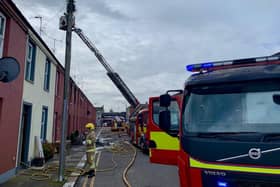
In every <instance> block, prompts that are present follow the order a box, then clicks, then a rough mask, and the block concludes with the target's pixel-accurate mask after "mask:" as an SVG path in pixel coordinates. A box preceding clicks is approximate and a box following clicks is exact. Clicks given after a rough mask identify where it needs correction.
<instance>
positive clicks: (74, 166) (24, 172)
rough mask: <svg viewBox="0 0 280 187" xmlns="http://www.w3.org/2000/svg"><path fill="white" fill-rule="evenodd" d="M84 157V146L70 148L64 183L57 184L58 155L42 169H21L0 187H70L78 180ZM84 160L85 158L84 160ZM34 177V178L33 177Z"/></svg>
mask: <svg viewBox="0 0 280 187" xmlns="http://www.w3.org/2000/svg"><path fill="white" fill-rule="evenodd" d="M84 155H85V146H83V145H81V146H71V148H70V151H69V153H68V154H67V155H66V160H65V161H66V162H65V179H66V181H64V182H58V180H57V178H58V164H59V155H58V154H56V155H55V156H54V158H52V159H51V160H50V161H48V162H47V163H46V164H45V166H44V169H45V171H46V172H45V171H43V170H41V169H38V170H33V169H21V170H20V171H19V172H18V174H17V175H16V176H14V177H13V178H11V179H10V180H9V181H7V182H6V183H3V184H0V187H31V186H36V187H37V186H38V187H49V186H57V187H58V186H59V187H61V186H65V184H67V185H66V186H71V185H70V184H72V186H73V185H74V183H75V181H76V179H77V178H78V175H79V173H80V172H81V169H82V168H83V164H81V160H82V162H83V156H84ZM84 159H85V158H84ZM34 175H36V176H34ZM65 182H66V183H65Z"/></svg>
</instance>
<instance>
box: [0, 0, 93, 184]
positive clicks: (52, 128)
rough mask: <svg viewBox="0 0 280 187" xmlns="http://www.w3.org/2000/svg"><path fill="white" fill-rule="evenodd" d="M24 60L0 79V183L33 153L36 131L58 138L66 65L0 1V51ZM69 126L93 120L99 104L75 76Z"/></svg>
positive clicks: (16, 12) (71, 129)
mask: <svg viewBox="0 0 280 187" xmlns="http://www.w3.org/2000/svg"><path fill="white" fill-rule="evenodd" d="M4 56H11V57H14V58H16V59H17V60H18V61H19V63H20V74H19V76H18V78H17V79H16V80H14V81H12V82H11V83H0V90H1V91H0V146H1V151H0V184H1V183H3V182H5V181H6V180H8V179H9V178H11V177H12V176H14V175H15V174H16V172H17V169H18V168H20V167H21V166H22V165H26V164H27V165H30V163H31V161H32V159H34V157H35V151H36V144H35V137H38V140H39V141H41V142H44V141H48V142H54V141H59V137H60V133H61V132H60V126H61V122H62V103H63V91H62V90H63V81H64V68H63V66H62V65H61V64H60V62H59V61H58V60H57V58H56V57H55V55H54V54H53V53H52V51H51V50H50V49H49V47H48V46H47V44H46V43H45V42H44V41H43V39H42V38H41V37H40V36H39V35H38V33H37V32H36V31H35V30H34V28H32V26H31V25H30V23H29V22H28V21H27V20H26V18H25V17H24V16H23V15H22V13H21V12H20V10H19V9H18V8H17V7H16V5H15V4H14V3H13V2H12V1H11V0H1V1H0V57H4ZM69 91H70V100H69V115H68V121H69V123H68V132H67V135H68V136H70V134H71V133H72V132H74V131H76V130H79V131H82V130H83V126H84V124H85V123H86V122H94V123H95V113H96V110H95V108H94V106H93V105H92V104H91V102H90V101H89V99H88V98H87V97H86V96H85V94H84V93H83V92H82V90H81V89H80V88H79V87H78V86H77V84H76V83H75V82H74V81H73V80H72V79H71V87H70V89H69Z"/></svg>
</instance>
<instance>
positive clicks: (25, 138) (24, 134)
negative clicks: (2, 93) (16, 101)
mask: <svg viewBox="0 0 280 187" xmlns="http://www.w3.org/2000/svg"><path fill="white" fill-rule="evenodd" d="M31 115H32V105H31V104H26V103H24V104H23V110H22V118H21V144H20V145H21V147H20V157H19V158H20V159H19V160H20V165H21V166H26V165H28V150H29V141H30V128H31Z"/></svg>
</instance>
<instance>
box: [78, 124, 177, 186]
mask: <svg viewBox="0 0 280 187" xmlns="http://www.w3.org/2000/svg"><path fill="white" fill-rule="evenodd" d="M98 139H99V141H100V143H98V144H97V145H98V146H97V150H98V151H97V153H96V158H95V159H96V165H97V172H96V176H95V177H93V178H91V179H88V178H87V176H81V177H80V178H79V179H78V181H77V183H76V186H78V187H84V186H95V187H106V186H107V187H111V186H116V187H123V186H125V184H124V182H123V172H124V170H125V168H126V167H127V166H128V163H129V162H130V161H131V160H132V158H133V155H134V151H137V156H136V159H135V161H134V164H133V165H132V167H131V168H130V169H129V170H128V174H127V180H128V182H129V183H130V184H131V186H133V187H143V186H144V187H159V186H163V187H164V186H166V187H167V186H179V178H178V172H177V168H176V167H175V166H165V165H158V164H151V163H150V162H149V157H148V155H145V154H143V153H142V152H141V151H140V150H139V149H135V148H134V147H132V146H131V145H130V144H129V143H128V137H127V135H126V133H125V132H111V130H110V128H104V127H103V129H102V131H101V133H100V136H99V137H98Z"/></svg>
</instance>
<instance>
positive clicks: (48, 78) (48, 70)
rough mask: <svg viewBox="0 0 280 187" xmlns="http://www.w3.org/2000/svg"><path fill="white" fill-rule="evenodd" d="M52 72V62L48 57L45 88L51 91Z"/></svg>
mask: <svg viewBox="0 0 280 187" xmlns="http://www.w3.org/2000/svg"><path fill="white" fill-rule="evenodd" d="M50 73H51V62H50V60H49V59H46V63H45V76H44V90H45V91H49V88H50Z"/></svg>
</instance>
